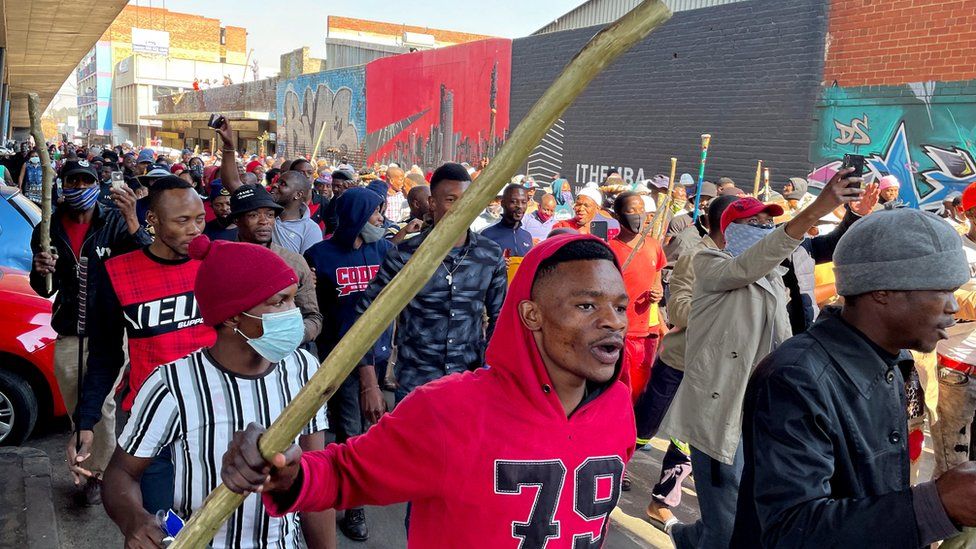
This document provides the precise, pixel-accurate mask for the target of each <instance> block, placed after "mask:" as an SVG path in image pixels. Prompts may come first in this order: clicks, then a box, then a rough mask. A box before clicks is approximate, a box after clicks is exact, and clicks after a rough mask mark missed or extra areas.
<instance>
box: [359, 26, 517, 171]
mask: <svg viewBox="0 0 976 549" xmlns="http://www.w3.org/2000/svg"><path fill="white" fill-rule="evenodd" d="M511 66H512V42H511V40H507V39H502V38H495V39H490V40H481V41H478V42H471V43H467V44H460V45H457V46H451V47H447V48H438V49H434V50H428V51H422V52H414V53H409V54H404V55H397V56H395V57H386V58H383V59H377V60H376V61H372V62H371V63H369V64H367V65H366V108H367V112H366V122H367V131H368V135H367V137H366V143H367V144H368V147H367V150H368V155H369V161H370V162H384V163H385V162H398V163H400V164H404V165H407V166H409V165H410V164H419V165H421V166H423V167H424V168H427V169H431V168H434V167H436V166H438V165H439V164H441V163H443V162H448V161H454V162H469V163H471V164H472V165H476V164H477V162H478V160H479V159H480V158H482V157H491V156H494V154H495V152H496V151H497V150H498V149H499V148H500V147H501V144H502V142H503V141H504V139H505V137H506V135H507V133H508V110H509V87H510V81H511V72H512V71H511Z"/></svg>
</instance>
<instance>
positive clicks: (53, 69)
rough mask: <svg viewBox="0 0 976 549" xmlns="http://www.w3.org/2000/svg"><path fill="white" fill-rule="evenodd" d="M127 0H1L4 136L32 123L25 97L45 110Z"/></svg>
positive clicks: (0, 132) (0, 131)
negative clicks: (34, 98)
mask: <svg viewBox="0 0 976 549" xmlns="http://www.w3.org/2000/svg"><path fill="white" fill-rule="evenodd" d="M127 3H128V2H127V0H0V82H2V87H0V137H2V138H4V139H7V138H9V137H10V136H11V135H12V133H13V132H15V131H16V132H18V133H20V130H22V129H25V128H27V127H28V126H29V125H30V122H29V120H28V116H27V94H28V93H29V92H36V93H37V94H38V95H39V96H40V99H41V107H42V108H47V106H48V105H49V104H50V103H51V100H52V99H53V98H54V95H55V94H56V93H57V92H58V90H59V89H60V88H61V85H62V84H64V82H65V80H67V79H68V77H69V76H71V75H72V74H73V72H74V70H75V68H76V67H77V66H78V63H79V62H80V61H81V59H82V57H84V56H85V54H86V53H88V50H90V49H91V48H92V46H94V45H95V42H97V41H98V39H99V38H101V36H102V33H104V32H105V30H106V29H107V28H108V27H109V25H110V24H112V21H114V20H115V18H116V16H118V14H119V12H121V11H122V8H124V7H125V5H126V4H127Z"/></svg>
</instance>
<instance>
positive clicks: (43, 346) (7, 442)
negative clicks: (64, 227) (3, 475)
mask: <svg viewBox="0 0 976 549" xmlns="http://www.w3.org/2000/svg"><path fill="white" fill-rule="evenodd" d="M0 311H3V314H0V445H3V446H16V445H19V444H21V443H23V442H24V440H26V439H27V437H29V436H30V434H31V431H33V430H34V425H35V424H36V423H37V421H38V419H39V418H45V419H47V418H52V417H59V416H63V415H65V414H66V413H67V411H66V410H65V408H64V400H63V399H62V398H61V392H60V391H59V390H58V382H57V380H56V379H55V377H54V342H55V340H56V339H57V333H55V331H54V329H53V328H51V302H50V301H48V300H47V299H44V298H42V297H40V296H39V295H37V293H35V292H34V290H33V289H31V287H30V283H29V279H28V274H27V273H25V272H24V271H18V270H15V269H9V268H6V267H0Z"/></svg>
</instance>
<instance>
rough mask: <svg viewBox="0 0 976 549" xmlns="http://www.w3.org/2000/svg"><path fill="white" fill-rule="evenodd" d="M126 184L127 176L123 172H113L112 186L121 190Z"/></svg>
mask: <svg viewBox="0 0 976 549" xmlns="http://www.w3.org/2000/svg"><path fill="white" fill-rule="evenodd" d="M124 186H125V177H123V176H122V172H112V188H113V189H119V190H121V189H122V187H124Z"/></svg>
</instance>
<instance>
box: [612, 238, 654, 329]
mask: <svg viewBox="0 0 976 549" xmlns="http://www.w3.org/2000/svg"><path fill="white" fill-rule="evenodd" d="M635 244H636V243H635ZM610 249H611V250H613V255H615V256H617V261H618V262H620V266H621V267H623V265H624V263H626V262H627V258H628V257H630V253H631V251H633V248H632V247H630V246H628V245H627V244H625V243H623V242H622V241H620V240H618V239H616V238H615V239H613V240H611V241H610ZM667 264H668V260H667V258H666V257H665V256H664V250H662V249H661V244H660V243H659V242H658V241H657V239H655V238H647V239H646V240H645V241H644V245H643V246H641V249H640V250H638V252H637V254H636V255H635V256H634V259H633V261H631V262H630V265H628V266H627V269H626V270H624V287H626V288H627V295H628V296H630V304H628V305H627V321H628V326H627V335H628V336H633V337H646V336H647V335H649V334H650V333H651V332H652V330H651V326H654V327H655V329H654V330H653V331H656V326H657V324H658V319H657V303H651V301H650V299H649V295H648V293H649V292H650V291H651V289H652V288H661V269H663V268H664V266H665V265H667Z"/></svg>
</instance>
